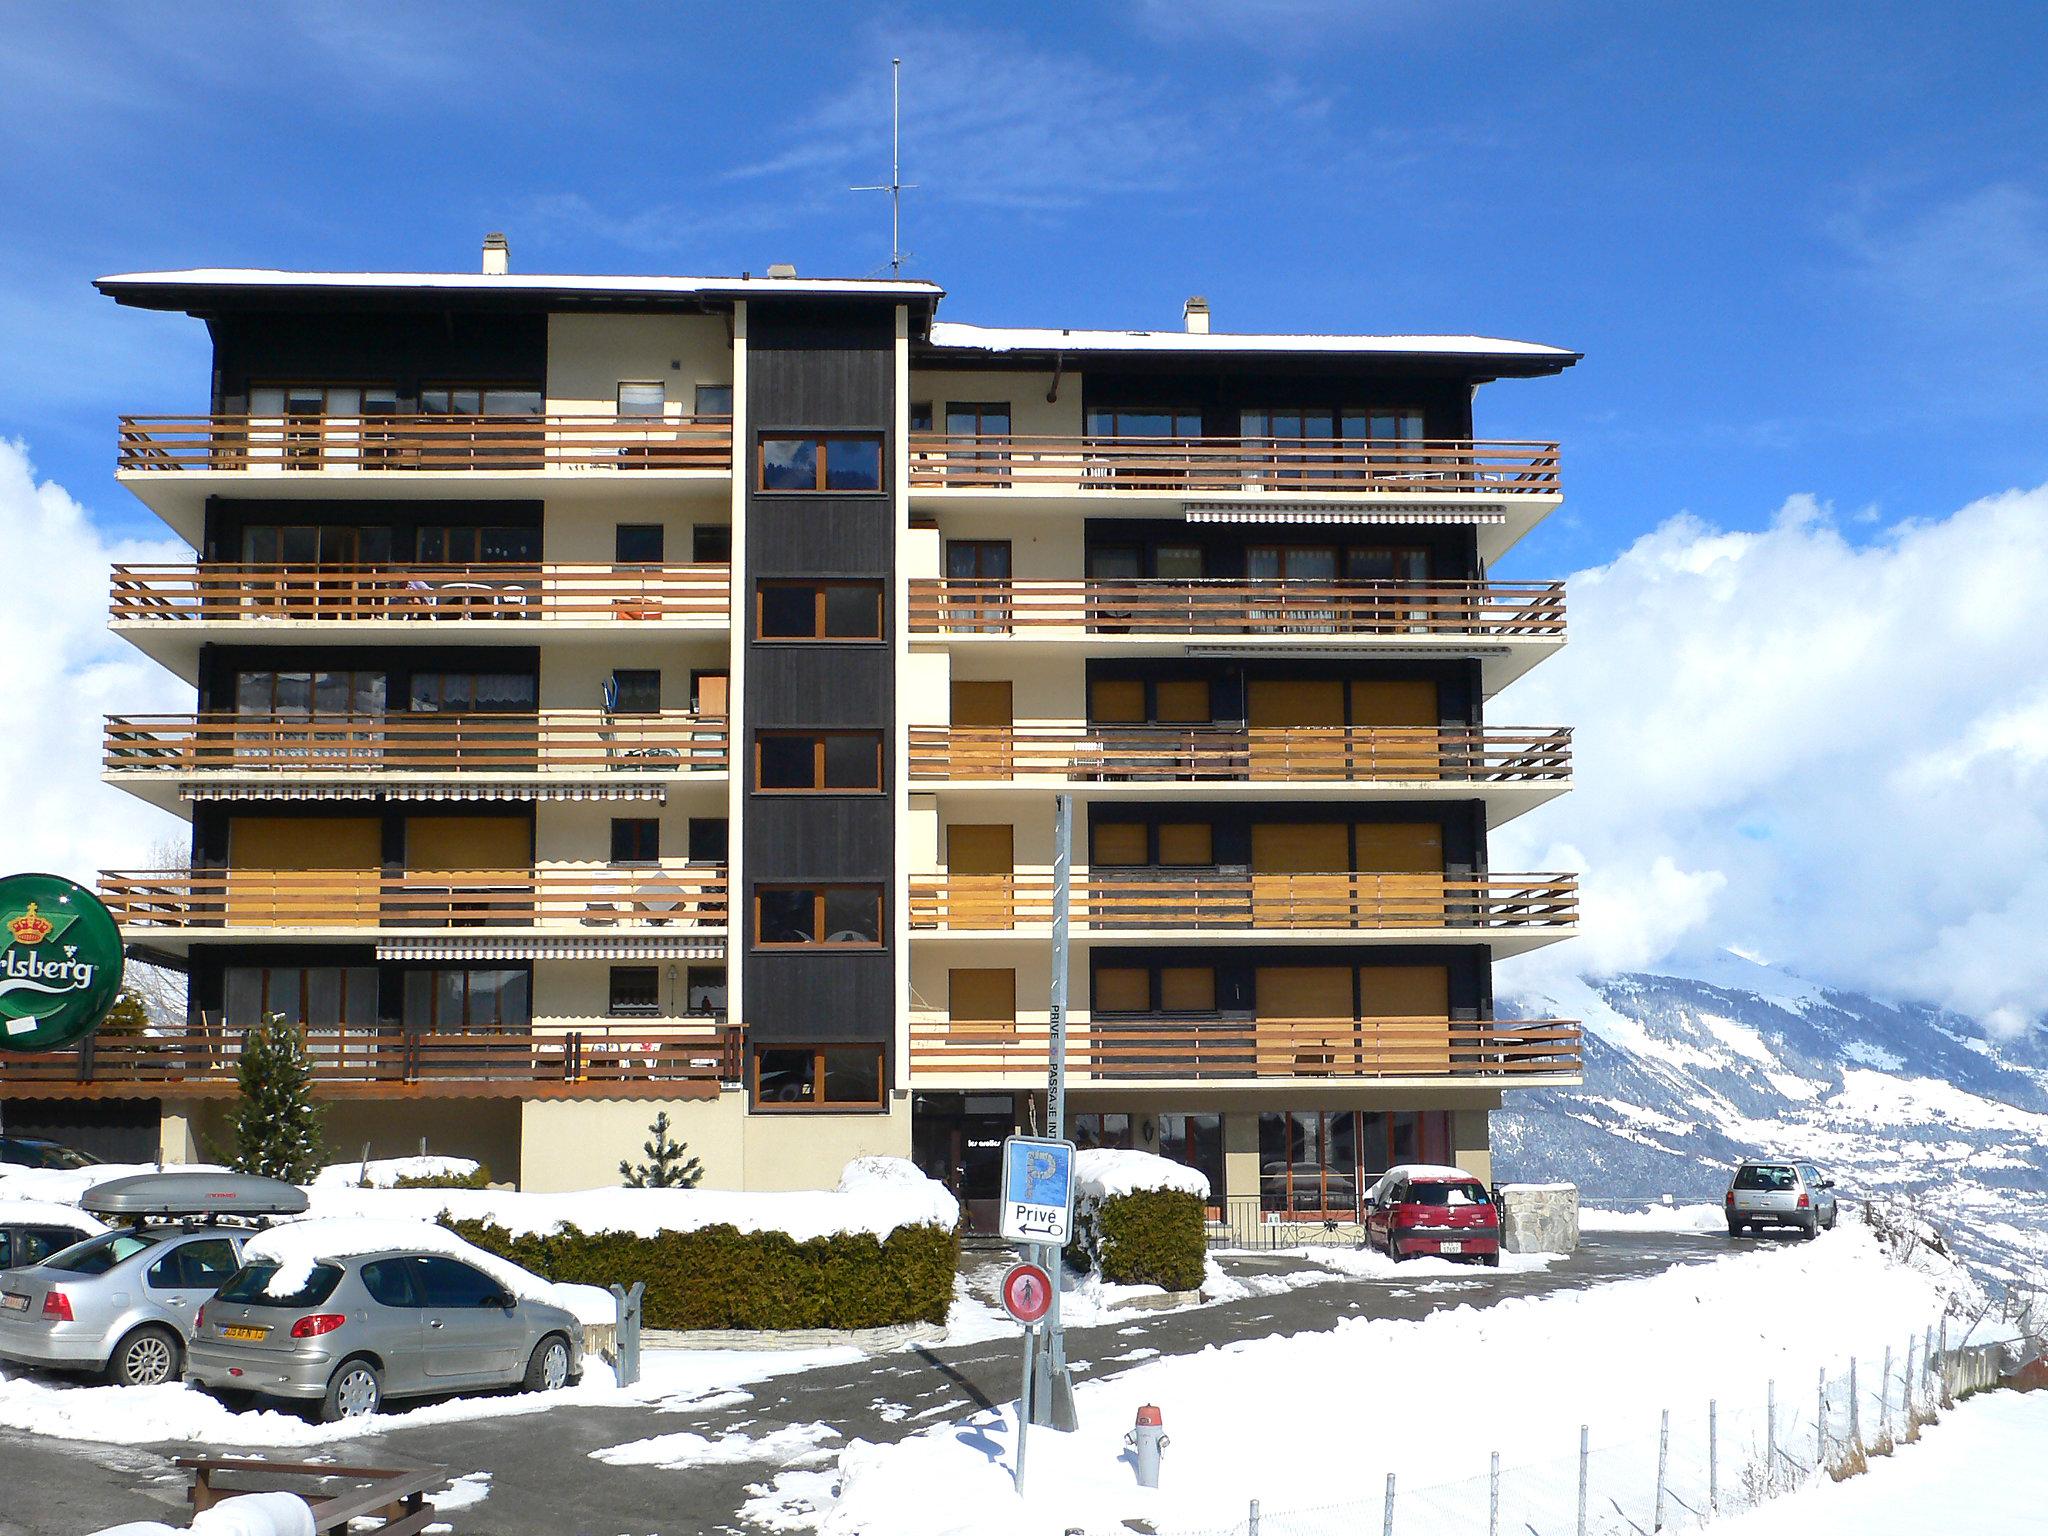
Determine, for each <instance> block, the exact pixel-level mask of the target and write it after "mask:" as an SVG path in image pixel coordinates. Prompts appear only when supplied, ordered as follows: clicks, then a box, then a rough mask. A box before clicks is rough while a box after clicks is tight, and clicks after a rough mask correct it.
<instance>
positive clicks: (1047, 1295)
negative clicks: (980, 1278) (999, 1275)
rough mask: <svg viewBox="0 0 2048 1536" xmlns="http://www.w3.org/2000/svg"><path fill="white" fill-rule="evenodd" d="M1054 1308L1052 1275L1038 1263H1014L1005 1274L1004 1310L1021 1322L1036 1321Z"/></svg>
mask: <svg viewBox="0 0 2048 1536" xmlns="http://www.w3.org/2000/svg"><path fill="white" fill-rule="evenodd" d="M1051 1308H1052V1277H1051V1276H1050V1275H1048V1274H1046V1272H1045V1271H1044V1270H1042V1269H1040V1268H1039V1267H1038V1266H1037V1265H1036V1264H1018V1265H1014V1266H1013V1267H1012V1268H1011V1269H1010V1271H1009V1272H1008V1273H1007V1274H1005V1275H1004V1276H1003V1310H1004V1311H1005V1312H1007V1313H1009V1314H1010V1316H1012V1317H1014V1318H1015V1319H1017V1321H1018V1322H1020V1323H1026V1324H1029V1323H1035V1322H1037V1321H1038V1320H1039V1319H1040V1318H1042V1317H1044V1316H1045V1314H1046V1313H1047V1312H1048V1311H1050V1310H1051Z"/></svg>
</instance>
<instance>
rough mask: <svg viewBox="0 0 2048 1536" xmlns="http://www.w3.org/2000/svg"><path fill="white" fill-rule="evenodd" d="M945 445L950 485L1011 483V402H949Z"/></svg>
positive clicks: (947, 481) (947, 477) (947, 480)
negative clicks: (947, 448)
mask: <svg viewBox="0 0 2048 1536" xmlns="http://www.w3.org/2000/svg"><path fill="white" fill-rule="evenodd" d="M946 441H947V443H948V445H949V450H950V451H949V452H948V453H947V455H946V468H947V475H946V483H947V484H948V485H1008V484H1009V483H1010V454H1009V442H1010V402H1009V401H1007V400H1002V401H962V400H949V401H947V402H946ZM977 449H979V450H980V451H976V450H977Z"/></svg>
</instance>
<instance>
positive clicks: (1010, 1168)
mask: <svg viewBox="0 0 2048 1536" xmlns="http://www.w3.org/2000/svg"><path fill="white" fill-rule="evenodd" d="M1073 1226H1074V1144H1073V1143H1072V1142H1071V1141H1052V1140H1048V1139H1047V1138H1044V1137H1040V1136H1012V1137H1010V1138H1009V1139H1008V1140H1006V1141H1005V1142H1004V1143H1003V1221H1002V1233H1003V1236H1004V1237H1007V1238H1009V1239H1010V1240H1011V1241H1012V1242H1017V1243H1049V1244H1051V1245H1053V1246H1055V1247H1065V1246H1066V1242H1067V1238H1068V1236H1069V1234H1070V1233H1071V1232H1072V1231H1073Z"/></svg>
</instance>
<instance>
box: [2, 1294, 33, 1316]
mask: <svg viewBox="0 0 2048 1536" xmlns="http://www.w3.org/2000/svg"><path fill="white" fill-rule="evenodd" d="M0 1307H5V1308H6V1309H7V1310H8V1311H10V1312H26V1311H27V1310H28V1298H27V1297H26V1296H23V1295H20V1294H19V1293H17V1292H14V1291H9V1292H8V1293H7V1294H6V1295H5V1296H0Z"/></svg>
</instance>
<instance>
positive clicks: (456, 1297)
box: [409, 1253, 505, 1310]
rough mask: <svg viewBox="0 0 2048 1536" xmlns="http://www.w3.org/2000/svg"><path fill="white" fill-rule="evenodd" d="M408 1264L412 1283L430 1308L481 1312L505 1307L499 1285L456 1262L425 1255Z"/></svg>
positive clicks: (439, 1256) (432, 1254)
mask: <svg viewBox="0 0 2048 1536" xmlns="http://www.w3.org/2000/svg"><path fill="white" fill-rule="evenodd" d="M409 1262H410V1263H411V1264H412V1266H413V1279H414V1281H415V1282H416V1283H417V1284H418V1285H419V1288H420V1293H421V1295H422V1297H423V1298H424V1299H425V1301H426V1304H427V1305H428V1306H430V1307H447V1308H449V1309H450V1310H457V1309H468V1310H482V1309H483V1308H485V1307H502V1306H503V1305H504V1304H505V1288H504V1287H503V1286H502V1285H500V1284H498V1282H497V1281H495V1280H493V1279H492V1278H491V1277H490V1276H489V1275H487V1274H485V1273H483V1271H481V1270H476V1269H471V1268H470V1267H469V1266H468V1265H467V1264H464V1263H461V1262H460V1261H458V1260H456V1259H447V1258H443V1257H441V1255H439V1254H436V1253H429V1254H421V1255H419V1256H417V1257H415V1258H413V1259H411V1260H409Z"/></svg>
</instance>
